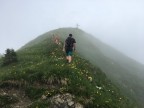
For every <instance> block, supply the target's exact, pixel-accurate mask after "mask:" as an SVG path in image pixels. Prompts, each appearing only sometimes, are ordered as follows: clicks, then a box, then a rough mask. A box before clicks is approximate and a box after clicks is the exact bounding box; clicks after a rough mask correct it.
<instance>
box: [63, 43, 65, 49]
mask: <svg viewBox="0 0 144 108" xmlns="http://www.w3.org/2000/svg"><path fill="white" fill-rule="evenodd" d="M63 51H65V41H64V45H63Z"/></svg>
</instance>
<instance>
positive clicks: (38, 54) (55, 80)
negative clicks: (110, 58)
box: [0, 33, 137, 108]
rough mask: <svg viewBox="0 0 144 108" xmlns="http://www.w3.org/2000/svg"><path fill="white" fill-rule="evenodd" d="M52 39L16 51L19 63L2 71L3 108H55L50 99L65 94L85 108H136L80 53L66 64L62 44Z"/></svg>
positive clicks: (44, 38) (47, 37) (41, 39)
mask: <svg viewBox="0 0 144 108" xmlns="http://www.w3.org/2000/svg"><path fill="white" fill-rule="evenodd" d="M65 34H67V33H65ZM50 36H51V34H49V35H47V34H45V35H43V36H42V37H41V36H40V37H38V38H37V39H36V41H37V42H36V43H35V41H34V40H33V41H31V43H28V44H27V45H26V46H24V47H23V48H22V49H20V50H19V51H17V55H18V60H19V62H17V63H13V64H10V65H8V66H5V67H0V107H1V108H9V107H21V108H26V107H28V108H48V107H50V108H54V106H53V104H54V103H53V102H52V101H51V99H52V98H53V97H54V96H56V95H62V94H66V93H68V94H71V95H73V96H74V97H73V102H74V103H80V104H82V105H83V106H84V108H137V105H136V103H135V102H134V101H133V100H131V99H129V98H127V97H126V96H124V95H123V94H122V93H121V92H120V90H119V89H118V88H117V87H116V86H115V85H114V84H112V82H111V81H110V80H108V79H107V77H106V75H105V74H104V73H103V72H102V71H101V69H100V68H98V67H95V66H93V65H92V64H91V63H89V61H87V60H85V59H83V58H82V57H80V55H79V54H78V53H75V54H74V60H73V62H72V63H71V64H67V63H66V61H65V54H64V52H62V44H61V45H55V44H54V43H53V42H52V39H51V37H50ZM43 97H45V98H44V99H43ZM61 104H62V102H61ZM61 104H60V106H59V107H58V106H57V108H60V107H62V106H61ZM67 107H70V108H73V107H74V106H67Z"/></svg>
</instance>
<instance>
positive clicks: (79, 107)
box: [75, 103, 84, 108]
mask: <svg viewBox="0 0 144 108" xmlns="http://www.w3.org/2000/svg"><path fill="white" fill-rule="evenodd" d="M75 108H84V107H83V105H81V104H80V103H76V104H75Z"/></svg>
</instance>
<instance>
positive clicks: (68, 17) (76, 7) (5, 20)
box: [0, 0, 144, 64]
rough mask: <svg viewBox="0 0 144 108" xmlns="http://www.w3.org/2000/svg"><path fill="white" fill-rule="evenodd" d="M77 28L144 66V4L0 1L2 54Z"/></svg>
mask: <svg viewBox="0 0 144 108" xmlns="http://www.w3.org/2000/svg"><path fill="white" fill-rule="evenodd" d="M77 24H79V28H80V29H82V30H84V31H86V32H88V33H90V34H92V35H93V36H95V37H96V38H98V39H100V40H101V41H103V42H105V43H107V44H109V45H111V46H113V47H114V48H116V49H117V50H120V51H121V52H123V53H124V54H126V55H128V56H129V57H131V58H134V59H135V60H137V61H139V62H141V63H143V64H144V56H143V55H144V50H143V46H144V42H143V41H144V1H143V0H120V1H119V0H117V1H116V0H41V1H40V0H0V53H1V54H3V53H4V52H5V50H6V48H14V49H15V50H17V49H19V48H20V47H22V46H23V45H24V44H26V43H27V42H29V41H30V40H32V39H34V38H35V37H37V36H39V35H41V34H43V33H45V32H48V31H50V30H53V29H57V28H61V27H76V25H77Z"/></svg>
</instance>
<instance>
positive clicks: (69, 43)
mask: <svg viewBox="0 0 144 108" xmlns="http://www.w3.org/2000/svg"><path fill="white" fill-rule="evenodd" d="M75 44H76V41H75V39H74V38H72V34H69V36H68V38H67V39H66V40H65V42H64V46H63V51H65V52H66V60H67V62H68V63H71V61H72V52H73V51H75V48H76V45H75Z"/></svg>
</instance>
